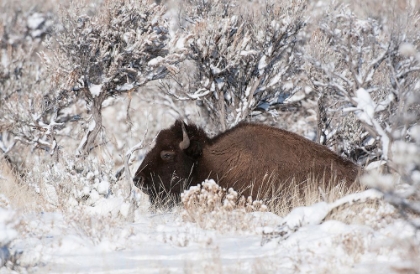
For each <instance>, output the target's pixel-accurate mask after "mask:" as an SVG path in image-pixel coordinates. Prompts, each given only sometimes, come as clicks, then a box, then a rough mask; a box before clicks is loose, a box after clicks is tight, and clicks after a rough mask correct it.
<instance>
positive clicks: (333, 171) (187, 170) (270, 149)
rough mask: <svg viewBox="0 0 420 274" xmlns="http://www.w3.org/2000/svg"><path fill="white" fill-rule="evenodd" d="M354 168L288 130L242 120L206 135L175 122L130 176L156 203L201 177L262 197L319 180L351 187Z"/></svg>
mask: <svg viewBox="0 0 420 274" xmlns="http://www.w3.org/2000/svg"><path fill="white" fill-rule="evenodd" d="M358 172H359V168H358V166H357V165H355V164H354V163H353V162H351V161H350V160H347V159H344V158H343V157H341V156H339V155H337V154H335V153H334V152H332V151H331V150H329V149H328V148H327V147H325V146H322V145H320V144H317V143H315V142H312V141H310V140H308V139H306V138H304V137H302V136H299V135H297V134H295V133H292V132H288V131H286V130H282V129H278V128H274V127H269V126H265V125H260V124H252V123H241V124H239V125H237V126H235V127H233V128H231V129H229V130H227V131H226V132H223V133H221V134H219V135H217V136H215V137H213V138H210V137H208V136H207V134H206V133H205V132H204V131H203V129H201V128H199V127H197V126H196V125H186V124H185V123H184V122H181V121H176V122H175V124H174V125H172V126H171V127H170V128H169V129H165V130H162V131H161V132H160V133H159V134H158V136H157V138H156V145H155V146H154V147H153V148H152V149H151V150H150V152H149V153H148V154H147V155H146V156H145V158H144V160H143V162H142V164H141V165H140V167H139V168H138V170H137V172H136V173H135V176H134V179H133V180H134V184H135V186H137V187H138V188H140V189H141V190H143V191H144V192H146V193H147V194H149V195H150V199H151V202H152V204H156V203H158V201H160V200H164V199H165V198H168V197H171V199H174V200H175V201H179V198H180V194H181V193H182V192H183V191H184V189H185V188H188V187H189V186H192V185H197V184H199V183H201V182H203V181H204V180H205V179H214V180H215V181H216V182H218V184H219V185H220V186H221V187H223V188H226V189H227V188H229V187H232V188H233V189H235V190H237V191H239V192H240V193H241V194H242V195H244V196H246V197H247V196H252V198H253V199H261V198H273V197H272V196H273V195H279V194H280V195H286V193H284V190H286V189H290V184H293V185H294V186H299V188H300V189H304V188H305V187H307V184H309V183H313V182H314V181H317V180H318V181H320V180H324V181H332V180H333V181H334V182H335V183H337V184H338V183H344V184H345V186H347V187H349V186H350V185H351V184H352V183H354V181H355V180H356V178H357V175H358ZM310 177H311V178H312V180H309V178H310ZM314 179H315V180H314ZM280 198H281V197H280Z"/></svg>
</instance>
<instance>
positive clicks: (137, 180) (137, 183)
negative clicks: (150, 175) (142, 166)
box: [133, 175, 144, 188]
mask: <svg viewBox="0 0 420 274" xmlns="http://www.w3.org/2000/svg"><path fill="white" fill-rule="evenodd" d="M133 182H134V185H135V186H136V187H138V188H141V187H142V186H143V183H144V177H143V176H142V175H137V176H136V177H134V178H133Z"/></svg>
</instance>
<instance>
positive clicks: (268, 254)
mask: <svg viewBox="0 0 420 274" xmlns="http://www.w3.org/2000/svg"><path fill="white" fill-rule="evenodd" d="M101 183H103V182H101ZM209 187H210V188H211V187H212V185H211V182H210V184H209ZM213 187H216V186H213ZM192 191H193V192H194V191H195V190H194V189H193V190H192ZM234 194H235V192H230V194H229V195H234ZM367 198H375V199H377V198H379V196H378V194H377V192H375V191H373V190H369V191H365V192H362V193H356V194H352V195H349V196H345V197H343V198H342V199H339V200H337V201H336V202H333V203H330V204H329V203H325V202H320V203H315V204H313V205H311V206H307V207H298V208H295V209H294V210H292V211H291V212H290V213H289V214H288V215H287V216H285V217H284V218H281V217H280V216H278V215H275V214H273V213H270V212H251V213H247V214H248V216H249V217H250V218H248V219H247V220H249V222H250V223H249V229H248V230H244V231H221V230H218V229H203V228H202V227H200V226H199V225H198V224H197V223H192V222H186V221H183V220H182V219H181V218H180V215H179V210H178V209H176V208H175V209H174V210H173V211H171V212H163V213H151V212H148V211H139V210H137V211H136V212H135V217H134V221H128V220H126V219H124V218H121V217H119V216H129V212H130V207H131V205H130V204H129V203H127V202H124V201H123V200H122V199H120V198H117V197H109V198H104V197H102V196H101V197H100V198H99V200H98V201H97V202H96V203H95V205H94V206H75V209H76V210H75V211H73V213H72V214H74V216H73V217H71V215H70V213H69V212H66V211H61V212H59V211H57V212H51V213H41V214H39V213H38V214H34V213H25V214H24V215H22V216H21V218H22V219H25V220H27V226H28V229H30V231H31V233H29V234H27V235H26V236H23V237H22V236H21V237H19V238H17V239H16V236H17V234H16V231H15V230H14V229H11V228H9V227H7V228H5V226H4V223H5V222H4V218H3V217H4V216H8V219H11V216H13V215H10V213H9V212H7V211H6V210H4V209H1V208H0V232H1V233H0V236H1V237H2V239H6V241H8V242H10V240H11V239H14V241H13V244H12V245H11V246H10V250H9V249H8V250H7V252H10V253H11V254H12V253H14V252H23V253H22V254H21V255H20V257H19V262H20V264H21V266H28V265H30V266H31V269H32V271H31V272H33V273H45V272H49V273H55V272H59V273H87V272H88V273H104V272H105V273H162V272H169V273H184V272H193V273H201V272H203V271H204V270H208V271H210V272H212V273H220V272H232V271H233V272H235V273H236V272H241V273H254V272H255V271H256V270H258V271H261V272H263V273H296V271H297V269H299V270H298V271H297V272H299V273H301V272H304V273H323V271H324V272H325V271H327V270H329V271H332V272H336V271H338V272H340V273H355V272H353V271H354V269H357V273H363V272H367V271H371V270H372V269H373V271H379V270H383V271H385V272H388V271H389V270H390V269H392V268H393V267H402V266H403V265H404V264H410V263H411V264H413V263H414V262H410V261H407V260H403V259H402V258H403V257H402V256H404V255H405V253H404V247H403V246H399V245H398V243H399V242H401V241H403V242H405V241H406V240H407V239H411V238H412V237H414V235H415V231H414V229H413V228H412V227H411V226H409V225H408V224H407V223H405V222H404V221H396V222H391V223H389V224H388V225H385V226H384V227H383V228H381V229H376V230H375V229H373V228H371V227H369V226H368V225H351V224H350V225H349V224H345V223H343V222H340V221H336V220H326V221H325V220H324V219H325V216H326V215H327V214H328V212H329V211H330V210H331V209H332V208H334V207H337V206H338V205H343V204H345V203H351V202H354V201H356V200H359V201H360V200H363V199H367ZM383 212H385V211H383ZM77 214H79V215H80V216H79V215H77ZM359 214H361V215H363V214H365V213H364V212H359ZM78 216H79V217H78ZM84 219H86V221H85V222H83V220H84ZM284 224H287V226H288V227H295V229H293V230H289V231H288V234H287V237H279V236H278V235H275V233H276V232H278V231H279V227H284V226H285V225H284ZM268 234H272V235H274V236H272V237H271V238H270V237H268V238H266V239H265V240H264V237H267V235H268ZM4 235H8V236H7V238H6V236H4ZM1 241H2V240H1V239H0V242H1ZM1 252H2V251H1V250H0V255H1ZM4 252H6V251H4Z"/></svg>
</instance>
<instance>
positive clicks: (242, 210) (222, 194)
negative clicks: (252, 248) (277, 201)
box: [181, 180, 267, 232]
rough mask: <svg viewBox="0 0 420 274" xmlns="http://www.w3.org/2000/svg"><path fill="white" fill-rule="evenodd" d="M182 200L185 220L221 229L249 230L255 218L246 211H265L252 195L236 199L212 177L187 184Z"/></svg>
mask: <svg viewBox="0 0 420 274" xmlns="http://www.w3.org/2000/svg"><path fill="white" fill-rule="evenodd" d="M181 200H182V204H183V211H182V213H181V217H182V219H183V220H184V221H186V222H193V223H197V224H198V225H199V226H200V227H202V228H205V229H217V230H219V231H222V232H233V231H248V230H250V229H251V228H252V225H253V224H252V221H253V219H254V216H253V215H252V214H248V213H250V212H266V211H267V207H266V206H265V205H264V204H263V203H262V202H261V201H252V199H251V197H248V198H247V199H246V198H245V197H244V196H241V197H240V198H239V197H238V193H237V192H236V191H234V190H233V189H232V188H229V189H228V190H226V189H222V188H221V187H220V186H219V185H218V184H216V182H214V181H213V180H206V181H204V182H203V183H202V184H200V185H198V186H192V187H190V189H189V190H186V191H184V193H182V194H181ZM260 225H261V224H260Z"/></svg>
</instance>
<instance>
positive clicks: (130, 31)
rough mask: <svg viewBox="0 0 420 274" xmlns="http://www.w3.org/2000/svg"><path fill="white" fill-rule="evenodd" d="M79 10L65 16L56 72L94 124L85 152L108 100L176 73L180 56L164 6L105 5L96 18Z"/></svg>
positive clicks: (99, 126) (82, 146) (143, 3)
mask: <svg viewBox="0 0 420 274" xmlns="http://www.w3.org/2000/svg"><path fill="white" fill-rule="evenodd" d="M79 8H80V7H77V8H76V9H75V10H70V11H68V12H65V14H64V15H63V18H62V31H61V32H60V33H59V34H58V38H57V39H56V46H57V51H56V54H55V55H54V60H53V61H52V62H54V64H52V68H53V69H54V72H55V77H56V79H58V80H60V82H61V84H60V87H61V88H62V89H64V90H66V91H67V92H68V93H70V94H74V96H75V97H77V98H80V99H84V100H85V101H86V107H87V108H88V111H89V112H90V113H91V117H90V119H92V120H94V123H90V125H93V126H92V127H91V126H88V127H87V128H86V133H85V137H84V138H83V139H82V141H81V143H80V146H79V150H78V152H79V153H82V154H86V153H89V151H90V150H91V149H92V148H93V147H94V146H93V145H94V141H95V139H96V136H97V135H98V133H99V132H100V131H101V130H102V115H101V110H102V107H103V105H102V104H103V102H104V101H105V99H107V98H109V97H111V96H117V95H120V94H122V93H127V92H131V91H136V90H137V88H139V87H141V86H144V85H145V84H146V83H148V82H150V81H153V80H156V79H162V78H164V77H166V75H167V74H168V73H170V72H174V73H175V72H176V67H175V66H174V65H175V64H176V63H177V62H179V58H180V56H178V55H177V56H175V55H172V54H170V49H169V48H168V41H169V32H168V23H167V21H166V20H165V19H164V18H163V15H164V14H165V8H164V7H163V6H159V5H155V4H151V3H150V2H149V1H145V0H143V1H124V2H121V1H117V2H112V1H107V2H105V4H104V6H103V7H101V8H100V9H99V10H98V11H96V12H95V15H86V14H83V13H82V12H81V10H79ZM47 62H48V61H47Z"/></svg>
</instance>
